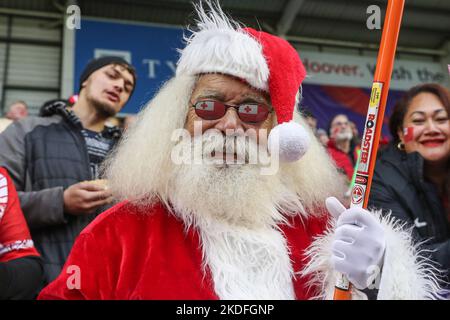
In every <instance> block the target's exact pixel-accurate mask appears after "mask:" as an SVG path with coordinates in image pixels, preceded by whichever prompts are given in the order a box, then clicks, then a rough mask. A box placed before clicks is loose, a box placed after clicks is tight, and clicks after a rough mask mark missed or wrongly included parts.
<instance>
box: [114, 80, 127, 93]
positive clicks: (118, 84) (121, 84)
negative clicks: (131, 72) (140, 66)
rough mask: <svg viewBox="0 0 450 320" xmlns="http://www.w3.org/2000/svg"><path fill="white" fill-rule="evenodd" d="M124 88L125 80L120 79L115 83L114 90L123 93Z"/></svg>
mask: <svg viewBox="0 0 450 320" xmlns="http://www.w3.org/2000/svg"><path fill="white" fill-rule="evenodd" d="M124 87H125V80H123V79H120V80H118V81H116V82H115V83H114V89H115V90H117V91H118V92H119V93H121V92H122V91H123V89H124Z"/></svg>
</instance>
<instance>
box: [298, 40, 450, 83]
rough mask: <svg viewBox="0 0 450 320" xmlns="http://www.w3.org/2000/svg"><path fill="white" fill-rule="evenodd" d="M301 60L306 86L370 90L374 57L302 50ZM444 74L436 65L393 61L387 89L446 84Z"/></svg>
mask: <svg viewBox="0 0 450 320" xmlns="http://www.w3.org/2000/svg"><path fill="white" fill-rule="evenodd" d="M299 52H300V57H301V58H302V61H303V64H304V65H305V68H306V71H307V72H308V77H307V78H306V79H305V83H311V84H324V85H338V86H352V87H363V88H370V87H371V85H372V81H373V77H374V74H375V67H376V57H364V56H355V55H344V54H333V53H323V52H311V51H302V50H301V49H300V51H299ZM446 72H447V70H445V69H444V68H443V66H442V65H441V64H439V63H435V62H426V61H409V60H396V61H395V65H394V69H393V71H392V81H391V85H390V88H391V89H394V90H407V89H409V88H411V87H412V86H415V85H417V84H420V83H425V82H435V83H440V84H442V85H444V86H445V85H446V79H447V78H446Z"/></svg>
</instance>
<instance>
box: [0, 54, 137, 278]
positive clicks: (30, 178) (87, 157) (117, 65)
mask: <svg viewBox="0 0 450 320" xmlns="http://www.w3.org/2000/svg"><path fill="white" fill-rule="evenodd" d="M135 81H136V79H135V71H134V69H133V68H132V66H131V65H129V64H128V63H127V62H126V61H125V60H123V59H121V58H117V57H102V58H99V59H95V60H92V61H91V62H89V64H88V65H87V66H86V67H85V70H84V71H83V73H82V75H81V78H80V90H79V91H80V92H79V98H78V100H77V101H76V103H75V104H74V106H73V107H72V108H70V109H69V108H67V107H66V105H65V103H64V102H62V101H61V100H56V101H53V103H49V104H46V106H45V108H43V110H42V111H43V114H44V115H45V116H44V117H30V118H27V119H23V120H21V121H17V122H15V123H13V124H12V125H11V126H9V127H8V128H7V129H6V130H5V131H4V132H3V133H2V134H0V150H2V152H1V153H0V166H4V167H5V168H7V170H8V172H9V173H10V175H11V178H12V179H13V181H14V183H15V185H16V188H17V190H18V191H19V198H20V203H21V206H22V210H23V212H24V215H25V218H26V219H27V222H28V225H29V227H30V231H31V233H32V237H33V240H34V242H35V245H36V248H37V249H38V251H39V252H40V253H41V255H42V257H43V259H44V271H45V281H46V282H49V281H51V280H53V279H54V278H55V277H56V276H57V275H58V274H59V273H60V271H61V268H62V266H63V264H64V262H65V260H66V258H67V256H68V254H69V252H70V250H71V248H72V245H73V241H74V239H75V238H76V236H77V235H78V234H79V233H80V231H81V230H82V229H83V228H84V227H86V226H87V224H88V223H89V222H90V221H92V220H93V219H94V218H95V216H96V215H97V214H99V213H100V212H101V211H102V209H103V208H104V205H106V204H108V203H110V202H111V198H110V192H109V191H108V190H107V189H106V187H105V186H104V185H102V184H101V183H99V181H94V183H93V182H92V181H87V180H95V179H98V178H99V167H100V165H101V162H102V161H103V160H104V158H105V157H106V156H107V154H108V153H109V151H110V150H111V149H112V148H113V146H114V145H115V143H116V142H117V141H118V139H119V138H120V130H119V129H118V128H110V127H105V121H106V119H107V118H109V117H112V116H114V115H115V114H117V113H118V112H119V111H120V110H121V109H122V107H123V106H124V105H125V103H126V102H127V101H128V99H129V98H130V96H131V94H132V92H133V90H134V86H135Z"/></svg>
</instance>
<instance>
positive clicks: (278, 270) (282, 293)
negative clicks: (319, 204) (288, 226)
mask: <svg viewBox="0 0 450 320" xmlns="http://www.w3.org/2000/svg"><path fill="white" fill-rule="evenodd" d="M205 140H208V139H204V141H205ZM214 143H215V142H214V141H212V142H209V141H206V142H204V143H203V144H204V147H203V150H204V153H203V155H204V156H209V155H210V153H211V150H214V149H215V150H217V149H216V148H215V145H214ZM229 143H230V142H229V141H227V142H226V145H227V146H228V144H229ZM236 143H237V144H238V143H239V142H238V140H237V141H236ZM255 147H257V144H256V143H253V145H252V144H251V143H250V145H247V146H242V145H241V146H237V148H236V149H237V151H236V153H237V157H238V158H240V157H244V158H246V155H247V154H248V152H249V149H251V148H255ZM226 149H228V147H226ZM281 176H282V174H281V173H278V174H276V175H272V176H264V175H261V174H260V166H259V165H250V164H245V165H226V166H215V165H205V164H203V165H200V164H197V165H196V164H182V165H179V166H178V167H177V168H176V169H175V171H174V173H173V176H172V179H171V183H170V186H169V188H170V189H169V190H171V192H170V194H171V196H170V203H171V205H172V208H173V211H174V213H175V214H176V215H177V216H178V217H180V218H181V219H182V220H183V221H184V223H185V225H186V228H189V227H191V226H194V227H196V229H197V230H198V231H199V235H200V239H201V244H202V251H203V263H204V268H205V270H206V266H208V267H209V269H210V271H211V275H212V278H213V282H214V289H215V292H216V294H217V295H218V296H219V297H220V298H221V299H293V298H295V297H294V290H293V284H292V275H293V270H292V265H291V262H290V258H289V253H288V249H287V245H286V239H285V238H284V236H283V234H282V233H281V231H280V230H279V229H278V228H277V227H276V224H277V223H281V222H283V221H285V215H289V214H294V212H293V211H290V208H291V209H293V208H294V207H295V208H298V206H301V204H300V203H299V200H298V197H297V195H296V194H295V193H293V192H291V191H289V190H288V188H287V187H286V186H285V185H284V184H283V183H282V178H281ZM281 212H284V215H283V214H282V213H281Z"/></svg>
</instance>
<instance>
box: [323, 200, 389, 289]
mask: <svg viewBox="0 0 450 320" xmlns="http://www.w3.org/2000/svg"><path fill="white" fill-rule="evenodd" d="M325 203H326V207H327V209H328V211H329V212H330V214H331V215H332V216H334V217H335V218H336V219H338V220H337V225H336V229H335V232H334V239H333V243H332V252H333V255H332V257H331V262H332V264H333V267H334V269H335V270H336V271H339V272H340V273H342V274H344V275H346V276H347V278H348V279H349V280H350V282H351V283H353V284H354V285H355V287H356V288H358V289H365V288H367V287H368V286H369V285H370V284H371V283H372V282H373V281H372V280H371V279H369V278H370V277H371V276H373V273H374V271H375V270H377V271H378V272H379V271H380V270H381V267H382V265H383V259H384V251H385V248H386V239H385V234H384V230H383V228H382V226H381V224H380V222H378V220H377V219H376V218H375V217H374V216H373V215H372V214H370V212H369V211H367V210H365V209H363V208H356V207H355V208H350V209H345V207H344V206H343V205H342V204H341V203H340V202H339V200H338V199H336V198H334V197H330V198H327V200H326V202H325ZM374 268H375V269H374Z"/></svg>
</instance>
